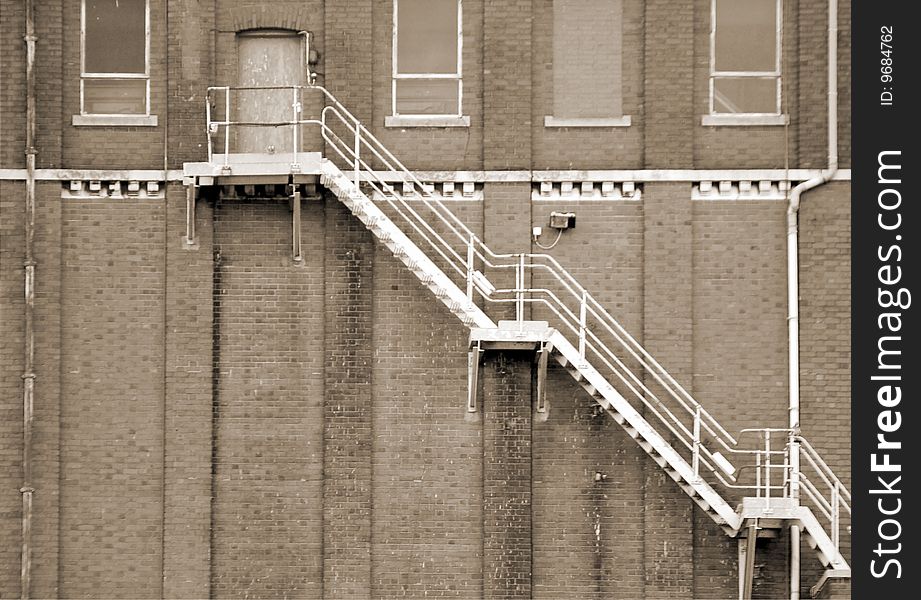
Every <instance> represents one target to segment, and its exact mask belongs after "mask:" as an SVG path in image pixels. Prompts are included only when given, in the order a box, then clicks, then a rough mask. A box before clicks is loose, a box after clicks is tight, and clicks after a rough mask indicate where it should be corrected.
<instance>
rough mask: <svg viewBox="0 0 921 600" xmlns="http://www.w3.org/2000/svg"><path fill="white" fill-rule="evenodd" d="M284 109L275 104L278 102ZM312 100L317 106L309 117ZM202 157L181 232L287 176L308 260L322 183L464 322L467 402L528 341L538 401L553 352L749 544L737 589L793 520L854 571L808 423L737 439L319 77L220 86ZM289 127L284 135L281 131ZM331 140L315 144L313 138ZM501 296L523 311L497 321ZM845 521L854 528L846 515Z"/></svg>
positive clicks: (572, 285)
mask: <svg viewBox="0 0 921 600" xmlns="http://www.w3.org/2000/svg"><path fill="white" fill-rule="evenodd" d="M252 94H271V95H274V96H275V97H276V99H277V98H278V97H282V98H286V99H287V100H284V101H283V102H282V103H281V104H282V105H284V106H285V107H286V108H285V111H284V112H285V114H277V115H274V116H273V117H272V118H271V119H265V118H258V119H253V118H251V117H247V116H245V115H244V116H243V118H240V117H239V116H238V118H234V116H235V115H240V114H241V113H240V112H239V111H238V110H237V109H236V108H235V102H237V101H239V100H240V98H241V97H242V96H245V95H252ZM276 105H278V104H276ZM305 105H309V106H315V107H318V110H317V111H316V112H317V116H316V117H313V118H308V117H306V116H305V113H307V112H312V111H308V110H306V109H305ZM207 111H208V112H207V126H208V161H207V162H201V163H187V164H186V165H185V168H184V177H185V178H184V181H185V184H186V186H187V209H188V210H187V235H186V243H187V244H190V245H194V244H195V217H194V215H195V204H196V200H197V197H198V194H199V189H200V188H202V187H210V186H225V189H227V188H226V186H230V187H234V188H239V186H244V193H245V191H246V190H245V187H246V186H254V185H274V186H286V188H285V189H286V194H287V195H288V196H289V197H290V200H291V205H292V209H293V210H292V214H293V217H292V255H293V258H294V260H295V261H300V260H302V257H301V250H300V222H299V218H300V211H301V201H302V198H303V197H304V196H305V195H308V196H312V195H315V193H316V190H317V187H318V186H322V187H323V188H326V189H327V190H329V191H330V192H331V193H332V194H334V195H335V196H336V197H337V198H338V199H339V201H341V202H342V203H343V204H344V205H345V206H346V207H347V208H348V209H349V210H350V211H351V213H352V214H353V215H354V216H355V217H356V218H358V219H359V220H360V221H361V222H362V223H363V224H364V225H365V227H367V229H368V230H369V231H371V232H372V233H373V234H374V236H375V237H376V238H377V240H378V241H379V242H380V243H381V244H383V245H384V246H385V247H386V248H387V249H388V250H389V251H390V252H392V253H393V255H394V256H395V257H396V258H397V259H399V260H400V261H401V262H402V263H403V264H404V265H405V266H406V268H408V269H409V270H410V271H412V272H413V273H414V274H415V275H416V277H417V278H418V279H419V281H420V282H422V284H424V285H425V286H426V287H427V288H429V290H431V291H432V293H433V294H434V295H435V297H436V298H438V300H439V301H440V302H441V303H442V304H444V306H445V307H447V309H448V310H449V311H451V312H452V313H453V314H454V315H455V316H456V317H457V318H458V319H460V321H461V322H462V323H463V324H464V325H465V326H467V327H468V328H469V330H470V354H469V361H468V386H469V387H468V402H467V410H468V411H476V410H477V398H476V389H477V374H478V371H479V363H480V357H481V355H482V353H483V351H484V350H486V349H490V348H529V349H530V348H533V349H534V350H535V352H537V362H538V393H537V396H538V400H537V404H538V406H537V410H538V411H545V410H548V408H547V407H546V403H545V400H544V393H545V392H544V390H545V388H546V386H545V385H544V382H545V379H546V372H547V366H548V363H549V361H550V360H554V361H556V362H557V363H558V364H559V365H561V366H562V367H563V368H564V369H565V371H566V372H567V373H569V375H570V376H571V377H572V378H573V379H574V380H575V381H576V382H578V383H579V385H581V387H582V388H583V389H584V390H585V392H586V393H587V394H588V396H589V397H590V399H591V401H592V402H594V403H595V404H597V406H598V409H599V410H602V411H604V412H606V413H607V414H608V415H609V416H610V417H611V418H612V419H614V420H615V421H616V422H617V423H618V424H619V425H620V426H621V427H622V428H623V429H624V431H626V433H627V434H628V435H629V436H630V437H631V438H633V439H634V440H636V443H637V444H638V445H639V446H640V447H641V448H642V449H643V451H645V452H646V454H648V455H649V457H650V458H651V459H652V460H653V461H655V463H656V464H657V465H659V467H661V468H662V470H663V471H664V472H665V473H667V474H668V476H669V477H671V478H672V479H673V480H674V481H675V483H676V484H677V485H678V486H679V487H680V488H681V489H682V490H683V491H684V493H686V494H687V495H688V497H689V498H691V500H693V501H694V503H695V504H696V505H697V506H699V507H700V509H701V510H703V511H704V512H705V513H706V514H707V515H708V516H709V517H710V518H711V519H712V520H713V521H714V522H715V523H716V524H717V525H718V526H719V527H720V528H721V529H722V530H723V531H724V532H725V533H726V535H728V536H730V537H734V538H738V540H739V580H740V586H739V596H740V598H748V597H750V594H751V586H752V578H753V576H754V556H755V542H756V539H757V538H758V537H759V536H761V535H771V534H773V535H776V534H777V533H778V532H779V531H781V530H782V529H784V528H785V527H798V528H799V529H800V531H801V532H802V536H803V539H804V540H805V541H806V542H807V543H808V545H809V546H811V547H812V548H813V549H814V550H815V554H816V557H817V558H818V560H819V561H820V562H821V564H822V565H823V566H824V569H825V570H824V574H823V575H822V577H821V579H820V580H819V581H818V582H817V583H816V585H815V586H813V588H812V592H813V595H816V594H818V593H819V591H820V590H821V588H822V586H823V585H824V584H825V582H826V581H827V580H828V579H830V578H848V577H850V572H851V570H850V566H849V565H848V563H847V561H846V559H845V557H844V556H843V555H842V552H841V535H842V532H844V533H846V531H847V528H846V521H847V520H848V519H849V515H850V499H851V497H850V493H849V492H848V490H847V489H846V488H845V487H844V485H842V483H841V481H840V480H839V479H838V477H837V476H836V475H835V474H834V472H833V471H832V470H831V468H829V466H828V465H827V464H826V463H825V462H824V461H823V460H822V458H821V457H820V456H819V454H818V453H817V452H816V451H815V449H814V448H813V447H812V446H811V445H810V444H809V442H808V441H807V440H806V439H805V438H804V437H803V436H802V435H800V432H799V431H794V430H790V429H783V428H774V429H765V428H752V429H744V430H742V431H741V432H740V433H739V434H738V435H736V436H733V435H732V434H730V433H729V432H728V431H727V430H726V429H725V428H724V427H723V426H722V425H721V424H720V423H719V421H717V419H716V418H715V417H714V416H713V415H712V414H711V413H710V412H709V411H707V409H706V408H705V407H704V406H703V405H702V404H701V403H700V402H698V401H697V400H696V399H695V398H693V397H692V396H691V394H689V393H688V392H687V391H686V390H685V389H684V388H683V387H682V386H681V384H680V383H679V382H678V381H676V380H675V378H674V377H672V376H671V375H670V374H669V373H668V372H667V371H666V370H665V369H664V368H663V367H662V365H660V364H659V363H658V362H657V361H656V359H655V358H654V357H653V356H651V355H650V354H649V353H648V352H647V351H646V350H645V349H644V348H643V347H642V346H641V345H640V344H639V343H638V342H637V341H636V339H635V338H634V337H633V336H631V335H630V334H629V333H628V332H627V331H626V330H625V329H624V328H623V327H622V326H621V325H620V323H619V322H618V321H617V320H616V319H615V318H614V317H613V316H611V314H610V313H609V312H608V311H607V310H606V309H605V307H604V306H602V304H601V303H600V302H598V301H597V300H596V299H595V298H594V297H593V296H592V294H591V293H589V291H588V290H586V289H585V288H584V287H582V285H580V284H579V282H578V281H577V280H576V279H575V278H574V277H573V276H572V275H571V274H570V273H569V272H568V271H567V270H566V269H565V268H563V266H562V265H560V264H559V263H558V262H557V261H556V259H554V258H553V257H552V256H549V255H547V254H531V253H516V254H498V253H495V252H493V251H492V250H490V249H489V247H487V246H486V244H484V243H483V242H482V241H481V240H480V239H479V238H478V237H477V236H476V235H475V234H474V233H473V232H472V231H471V230H470V229H469V228H468V227H467V226H466V225H465V224H464V223H463V222H462V221H461V220H460V219H458V217H456V216H455V215H454V214H453V213H452V212H451V211H450V210H448V208H447V207H446V206H445V204H444V203H443V202H442V201H441V200H440V198H438V197H437V196H436V195H435V194H434V193H433V190H432V186H430V185H427V184H425V183H423V182H422V181H420V180H419V179H417V178H416V177H415V176H414V175H413V174H412V173H411V172H410V171H408V170H407V169H406V168H405V167H404V166H403V164H402V163H400V161H399V160H398V159H397V158H396V157H395V156H394V155H393V154H392V153H391V152H390V151H388V150H387V148H385V147H384V146H383V145H382V144H381V143H380V142H379V141H378V140H377V139H376V138H375V137H374V135H372V133H371V132H370V131H369V130H368V129H367V128H366V127H365V126H364V125H362V123H361V122H359V120H358V119H357V118H355V117H354V116H353V115H352V114H351V113H350V112H349V111H348V110H346V108H345V107H344V106H342V104H340V103H339V101H337V100H336V98H335V97H333V95H332V94H330V92H328V91H327V90H326V89H325V88H323V87H320V86H317V85H313V84H308V85H301V86H265V87H228V86H224V87H210V88H208V101H207ZM259 129H261V130H265V131H271V132H273V133H272V135H275V136H276V139H278V140H284V143H283V144H282V143H280V142H279V143H274V144H272V145H271V146H270V147H269V151H268V152H258V153H245V152H240V151H237V150H236V147H237V146H238V145H239V142H240V140H241V139H243V138H245V137H246V136H247V135H249V133H247V132H250V133H251V132H252V131H253V130H259ZM279 136H280V137H279ZM321 146H322V147H324V148H325V156H323V155H322V154H321V153H320V152H308V151H304V148H305V147H313V148H319V147H321ZM489 305H493V306H495V305H498V306H499V307H502V306H503V305H505V306H504V308H502V309H501V310H500V312H503V313H506V314H508V315H509V316H511V314H512V313H514V316H515V318H514V319H509V320H500V321H498V323H497V322H495V321H493V319H492V318H490V317H489V316H488V315H487V313H486V312H485V311H484V307H486V306H489ZM843 520H844V521H845V522H844V523H843V522H842V521H843Z"/></svg>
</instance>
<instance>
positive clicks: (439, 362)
mask: <svg viewBox="0 0 921 600" xmlns="http://www.w3.org/2000/svg"><path fill="white" fill-rule="evenodd" d="M460 214H462V215H463V216H464V217H465V218H466V219H467V222H468V223H469V224H470V226H471V227H472V228H473V230H474V231H480V227H481V225H482V220H481V219H482V217H480V216H478V215H477V214H476V213H473V211H470V212H467V211H464V212H461V213H460ZM375 248H376V254H375V256H374V273H373V276H372V277H373V285H374V291H373V306H374V314H375V319H374V327H373V334H372V342H371V347H372V348H373V357H374V358H373V361H374V362H373V370H372V373H371V381H372V394H373V397H374V409H373V423H372V428H373V431H374V447H373V455H372V461H373V486H372V490H373V493H372V499H373V500H372V502H373V504H372V514H373V519H372V527H371V536H372V543H373V548H374V550H373V553H372V558H371V575H372V582H371V595H372V597H383V598H391V597H396V596H425V595H436V594H438V595H440V596H447V597H461V598H463V597H479V596H481V595H482V594H483V591H482V590H483V578H484V574H483V571H482V567H483V537H482V532H483V520H482V519H483V508H482V507H483V496H482V492H483V487H482V481H483V458H482V457H483V437H482V424H481V422H480V420H479V418H477V417H474V418H470V417H469V416H468V413H467V412H466V402H467V396H466V394H467V392H466V386H467V353H466V351H467V335H468V334H467V332H466V331H465V328H464V327H462V326H461V325H459V323H458V321H457V319H456V318H455V317H454V316H453V315H452V314H450V313H449V312H448V311H447V309H445V308H444V307H443V306H442V305H441V304H440V303H439V302H437V301H435V300H434V298H433V297H432V295H431V293H430V292H428V290H426V289H425V288H423V286H422V284H421V283H419V281H418V280H417V279H416V278H415V276H414V275H412V274H411V273H410V272H409V271H408V270H407V269H406V268H405V267H404V266H403V265H402V264H401V263H400V262H399V261H397V260H396V259H395V258H393V256H392V255H391V254H390V252H389V251H388V250H387V249H386V248H384V247H383V246H381V245H379V244H376V245H375ZM385 315H386V318H385V317H384V316H385Z"/></svg>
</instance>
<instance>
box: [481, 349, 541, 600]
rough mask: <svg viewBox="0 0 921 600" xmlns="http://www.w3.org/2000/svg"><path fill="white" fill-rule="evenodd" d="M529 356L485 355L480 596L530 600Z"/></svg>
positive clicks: (515, 354) (529, 353) (516, 353)
mask: <svg viewBox="0 0 921 600" xmlns="http://www.w3.org/2000/svg"><path fill="white" fill-rule="evenodd" d="M533 364H534V356H533V354H532V353H531V352H495V353H493V352H490V353H489V354H487V355H486V356H485V357H484V363H483V366H482V369H483V375H482V377H483V397H482V406H481V407H480V410H482V412H483V416H482V418H483V598H489V599H496V600H498V599H511V598H531V596H532V594H531V591H532V590H531V587H532V584H531V551H532V541H531V531H532V521H531V514H532V510H531V374H532V373H531V371H532V365H533Z"/></svg>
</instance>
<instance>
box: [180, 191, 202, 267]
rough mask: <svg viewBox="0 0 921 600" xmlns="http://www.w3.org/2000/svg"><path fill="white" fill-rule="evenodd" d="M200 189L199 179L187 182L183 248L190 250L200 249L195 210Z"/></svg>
mask: <svg viewBox="0 0 921 600" xmlns="http://www.w3.org/2000/svg"><path fill="white" fill-rule="evenodd" d="M198 189H199V188H198V178H197V177H193V178H192V179H191V180H188V181H187V183H186V186H185V237H184V238H183V240H182V243H183V247H185V248H186V249H188V250H192V249H195V248H197V247H198V240H196V239H195V235H196V232H195V209H196V205H197V204H198Z"/></svg>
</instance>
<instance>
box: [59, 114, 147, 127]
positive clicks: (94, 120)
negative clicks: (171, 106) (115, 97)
mask: <svg viewBox="0 0 921 600" xmlns="http://www.w3.org/2000/svg"><path fill="white" fill-rule="evenodd" d="M73 124H74V125H76V126H77V127H156V126H157V115H74V117H73Z"/></svg>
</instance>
